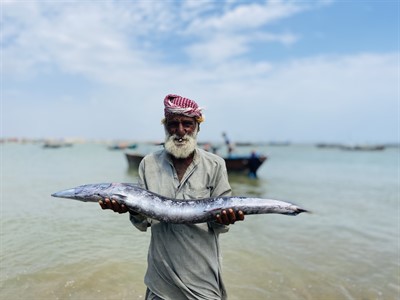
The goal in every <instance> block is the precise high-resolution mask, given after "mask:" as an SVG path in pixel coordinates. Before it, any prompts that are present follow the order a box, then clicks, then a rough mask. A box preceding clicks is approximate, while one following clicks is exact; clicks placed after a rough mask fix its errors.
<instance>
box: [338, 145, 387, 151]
mask: <svg viewBox="0 0 400 300" xmlns="http://www.w3.org/2000/svg"><path fill="white" fill-rule="evenodd" d="M340 149H342V150H349V151H382V150H384V149H385V146H384V145H355V146H341V147H340Z"/></svg>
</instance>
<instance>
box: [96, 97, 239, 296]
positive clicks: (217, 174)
mask: <svg viewBox="0 0 400 300" xmlns="http://www.w3.org/2000/svg"><path fill="white" fill-rule="evenodd" d="M164 116H165V118H164V119H163V121H162V122H163V124H164V128H165V134H166V137H165V147H164V149H163V150H160V151H158V152H155V153H151V154H149V155H147V156H146V157H145V158H144V159H143V160H142V162H141V163H140V166H139V184H140V185H141V186H142V187H144V188H146V189H148V190H150V191H152V192H155V193H158V194H161V195H163V196H166V197H172V198H176V199H200V198H207V197H218V196H229V195H230V194H231V187H230V185H229V182H228V175H227V171H226V166H225V161H224V160H223V159H222V158H221V157H219V156H217V155H215V154H212V153H209V152H206V151H204V150H202V149H199V148H197V143H196V140H197V134H198V132H199V130H200V123H201V122H202V121H203V120H204V118H203V115H202V109H201V108H199V106H198V105H197V103H196V102H195V101H193V100H190V99H187V98H184V97H181V96H178V95H167V96H166V97H165V99H164ZM100 205H101V207H102V208H103V209H112V210H114V211H115V212H119V213H124V212H127V209H126V207H124V206H119V205H118V204H117V203H116V202H114V201H112V202H111V201H110V200H109V199H105V201H101V202H100ZM243 219H244V214H243V213H242V212H241V211H239V212H235V211H233V210H232V209H229V210H228V211H225V210H224V211H222V212H221V213H220V214H217V215H216V218H215V221H213V222H209V223H203V224H170V223H165V222H158V221H155V220H151V219H148V218H146V217H145V216H142V215H139V214H135V213H132V212H130V220H131V222H132V223H133V225H134V226H135V227H137V228H138V229H139V230H142V231H146V230H147V228H148V227H150V226H151V242H150V247H149V253H148V268H147V272H146V275H145V280H144V281H145V284H146V285H147V287H148V289H147V292H146V299H148V300H149V299H171V300H180V299H182V300H183V299H208V300H213V299H215V300H217V299H218V300H219V299H226V290H225V287H224V284H223V281H222V278H221V264H220V248H219V243H218V235H219V233H223V232H226V231H228V226H227V225H229V224H233V223H235V221H239V220H243Z"/></svg>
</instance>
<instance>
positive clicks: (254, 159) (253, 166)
mask: <svg viewBox="0 0 400 300" xmlns="http://www.w3.org/2000/svg"><path fill="white" fill-rule="evenodd" d="M261 164H262V161H261V159H260V157H259V156H258V155H257V153H256V152H255V151H252V152H251V154H250V158H249V162H248V167H249V177H250V178H257V170H258V168H259V167H260V166H261Z"/></svg>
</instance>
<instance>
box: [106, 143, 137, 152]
mask: <svg viewBox="0 0 400 300" xmlns="http://www.w3.org/2000/svg"><path fill="white" fill-rule="evenodd" d="M136 147H137V144H136V143H134V144H128V143H119V144H116V145H111V146H108V149H109V150H125V149H135V148H136Z"/></svg>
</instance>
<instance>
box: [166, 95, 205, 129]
mask: <svg viewBox="0 0 400 300" xmlns="http://www.w3.org/2000/svg"><path fill="white" fill-rule="evenodd" d="M201 111H202V108H200V107H199V106H198V105H197V103H196V102H195V101H193V100H190V99H188V98H184V97H181V96H178V95H173V94H169V95H167V96H166V97H165V98H164V115H165V117H167V116H168V115H171V114H177V115H184V116H188V117H193V118H196V120H197V122H199V123H200V122H202V121H203V115H202V113H201Z"/></svg>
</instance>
